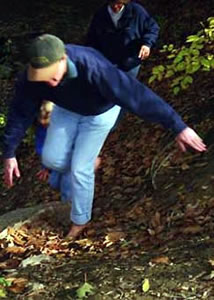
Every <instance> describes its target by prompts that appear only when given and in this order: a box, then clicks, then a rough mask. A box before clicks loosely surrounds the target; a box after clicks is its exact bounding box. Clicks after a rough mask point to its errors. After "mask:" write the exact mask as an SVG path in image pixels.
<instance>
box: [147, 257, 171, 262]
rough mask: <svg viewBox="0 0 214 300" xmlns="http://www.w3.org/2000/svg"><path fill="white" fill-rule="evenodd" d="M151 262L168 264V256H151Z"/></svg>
mask: <svg viewBox="0 0 214 300" xmlns="http://www.w3.org/2000/svg"><path fill="white" fill-rule="evenodd" d="M151 262H152V263H153V264H169V257H167V256H158V257H154V258H152V260H151Z"/></svg>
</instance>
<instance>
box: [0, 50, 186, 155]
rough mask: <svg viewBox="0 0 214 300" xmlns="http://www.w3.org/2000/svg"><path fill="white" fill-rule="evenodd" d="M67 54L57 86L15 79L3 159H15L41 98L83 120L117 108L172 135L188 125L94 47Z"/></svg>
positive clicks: (24, 78)
mask: <svg viewBox="0 0 214 300" xmlns="http://www.w3.org/2000/svg"><path fill="white" fill-rule="evenodd" d="M66 50H67V55H68V73H67V74H66V75H65V77H64V78H63V80H62V81H61V82H60V84H59V85H58V86H57V87H50V86H48V85H47V84H46V83H45V82H30V81H28V80H27V75H26V71H25V72H23V73H22V74H21V75H20V76H19V78H18V80H17V84H16V89H15V95H14V98H13V100H12V102H11V105H10V110H9V114H8V122H7V126H6V129H5V135H4V149H3V156H4V157H5V158H11V157H14V156H15V151H16V148H17V146H18V145H19V143H20V141H21V140H22V138H23V136H24V134H25V132H26V129H27V128H28V127H29V126H30V125H31V124H32V122H33V121H34V119H35V117H36V116H37V114H38V112H39V108H40V105H41V102H42V100H50V101H52V102H54V103H55V104H57V105H59V106H61V107H63V108H65V109H68V110H70V111H73V112H76V113H79V114H81V115H84V116H87V115H99V114H101V113H103V112H105V111H107V110H109V109H110V108H112V107H113V106H114V105H115V104H116V105H119V106H121V107H124V108H125V109H127V110H128V111H130V112H132V113H134V114H136V115H138V116H139V117H141V118H142V119H145V120H148V121H151V122H157V123H160V124H162V125H163V126H164V127H165V128H168V129H172V130H173V131H174V133H175V134H178V133H180V132H181V131H182V130H183V129H184V128H186V127H187V125H186V124H185V123H184V122H183V121H182V120H181V118H180V116H179V115H178V114H177V113H176V112H175V111H174V110H173V108H172V107H171V106H170V105H168V104H167V103H166V102H165V101H164V100H162V99H161V98H160V97H159V96H158V95H156V94H155V93H154V92H153V91H152V90H150V89H149V88H148V87H146V86H145V85H144V84H142V83H140V82H139V81H138V80H136V79H134V78H132V77H131V76H129V75H127V74H126V73H124V72H123V71H121V70H119V69H118V68H117V67H115V66H114V65H113V64H111V63H110V62H109V61H108V60H107V59H106V58H105V57H104V56H103V55H102V54H100V53H99V52H98V51H96V50H95V49H93V48H89V47H83V46H77V45H72V44H70V45H67V46H66ZM71 67H73V68H75V70H76V74H75V75H73V77H72V76H70V73H71V72H70V68H71ZM74 73H75V72H73V74H74Z"/></svg>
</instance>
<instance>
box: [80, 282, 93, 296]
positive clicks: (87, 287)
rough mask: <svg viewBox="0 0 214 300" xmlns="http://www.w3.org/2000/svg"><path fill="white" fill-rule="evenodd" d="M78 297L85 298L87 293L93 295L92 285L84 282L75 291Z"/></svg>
mask: <svg viewBox="0 0 214 300" xmlns="http://www.w3.org/2000/svg"><path fill="white" fill-rule="evenodd" d="M76 293H77V297H78V299H83V298H87V297H88V296H89V295H94V287H93V286H92V285H91V284H89V283H87V282H85V283H84V284H83V285H82V286H81V287H80V288H78V290H77V291H76Z"/></svg>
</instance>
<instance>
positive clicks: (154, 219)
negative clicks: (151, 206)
mask: <svg viewBox="0 0 214 300" xmlns="http://www.w3.org/2000/svg"><path fill="white" fill-rule="evenodd" d="M151 225H152V227H153V228H154V229H155V228H156V227H159V226H160V225H161V215H160V213H159V212H158V211H156V213H155V215H154V216H153V217H152V219H151Z"/></svg>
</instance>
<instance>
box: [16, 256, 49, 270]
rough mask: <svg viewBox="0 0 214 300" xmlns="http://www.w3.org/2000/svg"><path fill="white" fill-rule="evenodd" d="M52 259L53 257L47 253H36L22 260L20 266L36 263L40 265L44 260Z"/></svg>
mask: <svg viewBox="0 0 214 300" xmlns="http://www.w3.org/2000/svg"><path fill="white" fill-rule="evenodd" d="M50 260H51V257H50V256H47V255H44V254H41V255H34V256H30V257H28V258H26V259H24V260H23V261H22V262H21V264H20V266H21V267H22V268H25V267H27V266H28V265H30V266H35V265H39V264H40V263H41V262H42V261H50Z"/></svg>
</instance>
